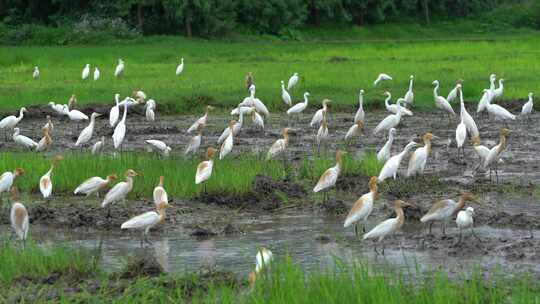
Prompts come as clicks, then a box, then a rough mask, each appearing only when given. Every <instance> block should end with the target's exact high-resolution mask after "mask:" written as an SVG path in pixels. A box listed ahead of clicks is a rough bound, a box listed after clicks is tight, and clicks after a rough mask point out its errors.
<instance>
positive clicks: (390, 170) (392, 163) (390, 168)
mask: <svg viewBox="0 0 540 304" xmlns="http://www.w3.org/2000/svg"><path fill="white" fill-rule="evenodd" d="M416 146H418V144H417V143H415V142H414V141H411V142H410V143H408V144H407V145H406V146H405V148H404V149H403V151H401V152H400V153H398V154H396V155H394V156H392V157H390V158H389V159H388V160H387V161H386V163H384V166H383V167H382V169H381V172H380V173H379V177H378V180H379V182H383V181H384V180H385V179H387V178H389V177H393V178H394V179H396V177H397V171H398V169H399V165H400V164H401V161H402V160H403V157H405V155H406V154H407V153H409V151H410V150H411V149H412V148H414V147H416Z"/></svg>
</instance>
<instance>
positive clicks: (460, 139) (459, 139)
mask: <svg viewBox="0 0 540 304" xmlns="http://www.w3.org/2000/svg"><path fill="white" fill-rule="evenodd" d="M465 139H467V127H466V126H465V124H464V123H460V124H459V125H458V127H457V129H456V143H457V146H458V147H462V146H463V143H464V142H465Z"/></svg>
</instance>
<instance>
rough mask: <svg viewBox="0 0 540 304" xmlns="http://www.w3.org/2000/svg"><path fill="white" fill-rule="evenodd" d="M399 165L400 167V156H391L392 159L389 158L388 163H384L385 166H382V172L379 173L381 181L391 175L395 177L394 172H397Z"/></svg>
mask: <svg viewBox="0 0 540 304" xmlns="http://www.w3.org/2000/svg"><path fill="white" fill-rule="evenodd" d="M398 167H399V158H398V156H397V155H394V156H392V157H390V159H388V160H387V161H386V163H384V166H383V167H382V169H381V172H380V173H379V181H381V182H382V181H384V180H385V179H387V178H389V177H393V176H394V174H395V173H396V172H397V169H398Z"/></svg>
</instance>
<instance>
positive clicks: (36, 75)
mask: <svg viewBox="0 0 540 304" xmlns="http://www.w3.org/2000/svg"><path fill="white" fill-rule="evenodd" d="M32 78H34V79H38V78H39V68H38V67H37V66H35V67H34V72H33V73H32Z"/></svg>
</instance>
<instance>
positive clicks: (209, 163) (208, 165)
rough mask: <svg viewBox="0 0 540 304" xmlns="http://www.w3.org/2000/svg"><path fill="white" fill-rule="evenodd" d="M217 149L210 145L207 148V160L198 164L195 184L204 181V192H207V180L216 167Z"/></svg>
mask: <svg viewBox="0 0 540 304" xmlns="http://www.w3.org/2000/svg"><path fill="white" fill-rule="evenodd" d="M216 151H217V150H216V149H214V148H212V147H209V148H208V149H207V150H206V160H205V161H202V162H200V163H199V165H197V172H196V173H195V184H196V185H198V184H200V183H204V193H206V181H207V180H208V179H209V178H210V176H212V168H213V167H214V155H215V154H216Z"/></svg>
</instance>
